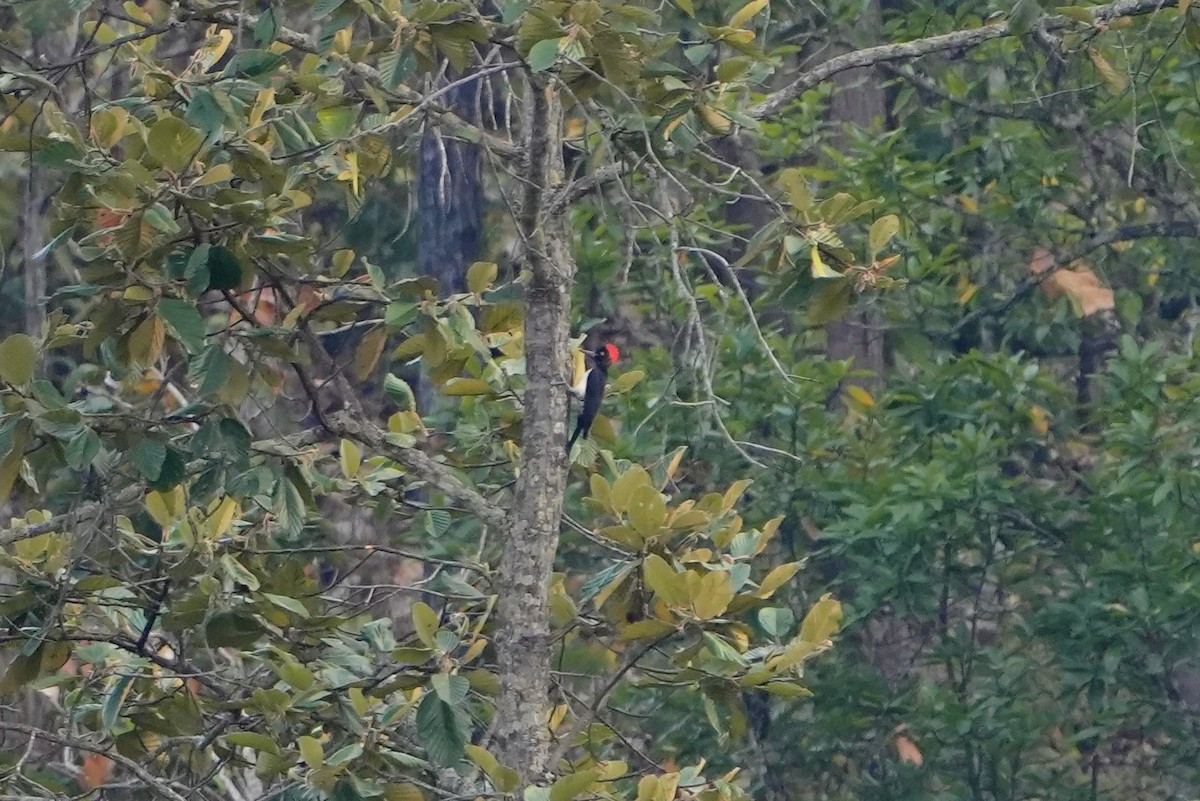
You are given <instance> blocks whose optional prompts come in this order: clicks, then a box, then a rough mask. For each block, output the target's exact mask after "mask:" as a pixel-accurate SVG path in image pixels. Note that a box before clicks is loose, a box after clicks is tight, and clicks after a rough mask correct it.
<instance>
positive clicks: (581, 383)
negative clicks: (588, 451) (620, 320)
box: [567, 343, 621, 454]
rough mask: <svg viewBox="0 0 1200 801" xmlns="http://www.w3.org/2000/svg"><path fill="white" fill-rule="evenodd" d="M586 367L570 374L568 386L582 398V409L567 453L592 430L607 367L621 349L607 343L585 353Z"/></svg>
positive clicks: (576, 395) (615, 358) (618, 355)
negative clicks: (572, 374)
mask: <svg viewBox="0 0 1200 801" xmlns="http://www.w3.org/2000/svg"><path fill="white" fill-rule="evenodd" d="M584 356H585V363H586V367H585V369H584V370H583V371H582V372H579V373H578V374H576V375H574V376H572V379H573V380H572V383H571V386H570V391H571V394H572V395H574V396H575V397H577V398H580V399H582V400H583V409H582V410H580V412H579V418H578V421H577V422H576V423H575V433H574V434H572V435H571V439H570V440H568V441H567V453H568V454H569V453H570V452H571V446H572V445H574V444H575V440H577V439H579V437H580V436H581V435H582V436H583V438H584V439H587V436H588V432H589V431H591V430H592V423H594V422H596V415H597V414H599V413H600V402H601V401H603V400H604V385H605V384H606V383H608V368H609V367H611V366H613V365H614V364H616V363H617V359H618V358H620V356H621V351H619V350H617V346H616V345H613V344H612V343H609V344H607V345H603V346H601V347H600V348H598V349H597V350H595V351H594V352H591V353H585V354H584Z"/></svg>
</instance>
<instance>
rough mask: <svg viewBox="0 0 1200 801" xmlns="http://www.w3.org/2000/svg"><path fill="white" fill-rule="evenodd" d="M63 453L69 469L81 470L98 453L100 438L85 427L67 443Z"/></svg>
mask: <svg viewBox="0 0 1200 801" xmlns="http://www.w3.org/2000/svg"><path fill="white" fill-rule="evenodd" d="M63 452H64V455H65V456H66V457H67V465H68V466H69V467H71V468H72V469H75V470H83V469H84V468H85V467H87V466H88V465H90V464H91V463H92V460H93V459H95V458H96V456H97V455H98V454H99V453H100V436H99V435H98V434H97V433H96V432H95V431H93V430H92V429H90V428H87V427H86V426H85V427H84V428H82V429H80V430H79V432H78V433H76V434H75V435H74V436H72V437H71V439H70V440H68V441H67V446H66V448H64V449H63Z"/></svg>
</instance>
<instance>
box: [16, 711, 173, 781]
mask: <svg viewBox="0 0 1200 801" xmlns="http://www.w3.org/2000/svg"><path fill="white" fill-rule="evenodd" d="M0 730H7V731H15V732H20V733H21V734H26V735H28V736H30V737H36V738H37V739H39V740H45V741H46V742H48V743H54V744H55V745H61V746H63V747H65V748H78V749H79V750H80V751H88V752H90V753H93V754H100V755H101V756H104V757H107V758H108V759H111V760H112V761H113V762H116V763H117V764H118V765H120V766H122V767H124V768H127V769H128V770H129V771H130V772H132V773H133V774H134V775H135V776H137V777H138V778H139V779H141V780H142V781H143V782H145V783H146V786H147V787H152V788H154V790H155V791H156V792H157V793H159V794H161V796H162V797H163V798H169V799H170V800H171V801H187V799H186V798H184V797H183V796H182V795H180V794H179V793H177V792H176V791H175V790H173V789H172V788H171V787H170V786H169V785H168V784H167V783H166V782H164V781H162V780H160V779H158V778H156V777H155V776H154V775H152V774H151V773H150V772H149V771H148V770H146V769H145V768H143V767H142V766H141V765H139V764H138V763H137V762H134V761H133V760H132V759H130V758H129V757H127V756H124V755H123V754H121V753H119V752H118V751H117V750H116V749H115V748H103V747H101V746H98V745H93V744H92V743H89V742H88V741H87V740H83V739H80V738H78V737H71V736H70V735H66V734H55V733H53V732H48V731H43V730H42V729H39V728H37V727H36V726H27V725H25V724H24V723H13V722H10V721H7V720H0Z"/></svg>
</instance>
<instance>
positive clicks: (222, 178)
mask: <svg viewBox="0 0 1200 801" xmlns="http://www.w3.org/2000/svg"><path fill="white" fill-rule="evenodd" d="M232 178H233V165H232V164H229V163H225V164H218V165H216V166H215V167H210V168H209V169H208V170H207V171H205V173H204V175H201V176H200V177H199V178H197V179H196V186H208V185H209V184H220V183H224V182H226V181H229V180H231V179H232Z"/></svg>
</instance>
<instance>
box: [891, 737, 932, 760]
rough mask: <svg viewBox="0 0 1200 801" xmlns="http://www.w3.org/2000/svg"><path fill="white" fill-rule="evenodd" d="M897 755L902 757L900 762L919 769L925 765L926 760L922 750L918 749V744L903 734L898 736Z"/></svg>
mask: <svg viewBox="0 0 1200 801" xmlns="http://www.w3.org/2000/svg"><path fill="white" fill-rule="evenodd" d="M896 755H897V756H898V757H900V761H901V762H904V763H905V764H908V765H916V766H917V767H918V768H919V767H921V766H922V765H923V764H925V758H924V757H923V756H921V749H919V748H917V744H916V743H914V742H913V741H912V740H910V739H909V738H908V737H906V736H904V735H903V734H898V735H896Z"/></svg>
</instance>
